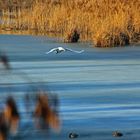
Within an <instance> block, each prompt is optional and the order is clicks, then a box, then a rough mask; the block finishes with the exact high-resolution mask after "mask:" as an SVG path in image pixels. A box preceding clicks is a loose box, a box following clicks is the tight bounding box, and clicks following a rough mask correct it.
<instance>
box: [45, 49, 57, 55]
mask: <svg viewBox="0 0 140 140" xmlns="http://www.w3.org/2000/svg"><path fill="white" fill-rule="evenodd" d="M55 50H56V48H53V49H51V50H50V51H48V52H46V54H49V53H51V52H53V51H55Z"/></svg>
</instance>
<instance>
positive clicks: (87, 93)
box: [0, 35, 140, 140]
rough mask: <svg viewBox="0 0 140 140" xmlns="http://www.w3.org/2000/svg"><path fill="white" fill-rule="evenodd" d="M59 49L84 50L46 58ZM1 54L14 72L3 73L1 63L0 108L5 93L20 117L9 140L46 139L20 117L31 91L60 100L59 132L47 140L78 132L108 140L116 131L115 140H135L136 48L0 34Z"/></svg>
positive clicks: (138, 100) (139, 55) (139, 54)
mask: <svg viewBox="0 0 140 140" xmlns="http://www.w3.org/2000/svg"><path fill="white" fill-rule="evenodd" d="M58 46H62V47H68V48H71V49H74V50H78V51H79V50H82V49H84V50H85V51H84V52H83V53H81V54H77V53H73V52H64V53H60V54H55V53H50V54H48V55H46V54H45V52H47V51H49V50H50V49H52V48H54V47H58ZM0 50H2V51H5V52H6V54H7V55H8V57H9V60H10V64H11V67H12V69H13V70H12V71H11V72H8V71H4V70H3V66H2V64H0V71H1V72H0V75H1V76H0V91H1V93H0V94H1V95H0V101H1V104H2V103H3V99H4V97H5V95H6V94H7V93H10V94H13V95H14V96H16V97H18V101H17V102H18V104H19V108H20V111H21V113H23V117H22V120H21V128H20V129H21V130H20V134H19V135H18V136H16V137H13V138H11V139H23V140H30V139H35V140H45V139H46V137H47V136H46V134H44V133H43V134H42V133H37V132H35V130H34V131H33V129H34V128H32V127H31V125H30V124H32V121H31V119H29V118H28V117H26V116H25V115H24V110H25V109H24V103H23V96H24V95H25V93H26V92H27V91H28V90H30V89H32V87H35V86H39V87H42V88H44V89H47V90H48V89H49V90H50V91H51V92H52V93H55V94H57V95H58V97H59V102H60V106H59V108H60V112H59V113H60V116H61V120H62V131H61V133H60V134H59V135H58V134H55V133H53V132H52V133H51V134H50V136H49V137H48V139H50V140H54V139H60V140H63V139H65V140H67V139H69V138H68V135H69V133H70V132H76V133H78V134H79V137H78V138H77V139H78V140H93V139H94V140H112V139H114V138H113V136H112V132H113V131H116V130H118V131H121V132H122V133H123V134H124V136H123V137H122V138H119V139H122V140H124V139H128V140H132V139H134V140H136V139H139V138H140V135H139V131H140V46H135V47H132V46H128V47H125V48H124V47H120V48H105V49H103V48H102V49H101V48H94V47H92V44H91V43H77V44H65V43H63V42H61V41H60V40H58V39H57V38H47V37H41V36H39V37H36V36H16V35H0ZM1 106H2V105H1ZM25 128H26V130H25Z"/></svg>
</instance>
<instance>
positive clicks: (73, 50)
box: [65, 48, 84, 53]
mask: <svg viewBox="0 0 140 140" xmlns="http://www.w3.org/2000/svg"><path fill="white" fill-rule="evenodd" d="M65 50H67V51H71V52H75V53H82V52H84V50H80V51H76V50H72V49H69V48H65Z"/></svg>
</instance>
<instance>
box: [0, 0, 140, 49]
mask: <svg viewBox="0 0 140 140" xmlns="http://www.w3.org/2000/svg"><path fill="white" fill-rule="evenodd" d="M3 14H4V12H3ZM6 15H9V13H7V14H6ZM6 15H5V14H4V15H3V16H2V21H8V22H9V23H10V24H6V23H5V24H1V25H0V26H1V28H4V27H10V28H11V29H15V30H16V29H19V30H20V29H21V30H35V31H37V32H41V33H47V32H54V33H56V32H57V33H61V34H62V35H63V36H64V37H65V36H66V35H67V34H68V33H69V32H70V31H71V30H73V29H75V28H76V29H77V30H78V31H79V32H80V34H81V39H82V40H84V39H85V40H93V42H94V44H95V46H99V47H110V46H116V45H126V44H127V43H128V44H129V43H131V42H133V41H140V37H139V36H140V1H138V0H127V1H126V0H35V1H34V3H33V4H32V6H31V7H30V8H20V9H18V10H15V11H14V12H13V15H14V16H13V18H11V17H10V16H6ZM11 19H12V23H11ZM136 38H137V39H136ZM125 39H126V40H127V41H126V40H125Z"/></svg>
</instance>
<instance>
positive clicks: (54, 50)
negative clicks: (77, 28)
mask: <svg viewBox="0 0 140 140" xmlns="http://www.w3.org/2000/svg"><path fill="white" fill-rule="evenodd" d="M65 51H71V52H75V53H82V52H84V50H81V51H76V50H72V49H69V48H63V47H57V48H53V49H51V50H50V51H48V52H46V54H49V53H51V52H55V53H56V54H57V53H61V52H65Z"/></svg>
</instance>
